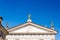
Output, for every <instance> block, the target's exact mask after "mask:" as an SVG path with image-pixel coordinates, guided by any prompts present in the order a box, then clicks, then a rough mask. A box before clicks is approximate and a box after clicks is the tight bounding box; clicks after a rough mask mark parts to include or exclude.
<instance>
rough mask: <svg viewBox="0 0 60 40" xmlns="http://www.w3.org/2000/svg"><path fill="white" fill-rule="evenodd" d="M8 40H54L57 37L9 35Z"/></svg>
mask: <svg viewBox="0 0 60 40" xmlns="http://www.w3.org/2000/svg"><path fill="white" fill-rule="evenodd" d="M6 39H7V40H52V39H55V35H7V36H6Z"/></svg>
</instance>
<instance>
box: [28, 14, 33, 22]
mask: <svg viewBox="0 0 60 40" xmlns="http://www.w3.org/2000/svg"><path fill="white" fill-rule="evenodd" d="M27 22H32V20H31V15H30V14H28V20H27Z"/></svg>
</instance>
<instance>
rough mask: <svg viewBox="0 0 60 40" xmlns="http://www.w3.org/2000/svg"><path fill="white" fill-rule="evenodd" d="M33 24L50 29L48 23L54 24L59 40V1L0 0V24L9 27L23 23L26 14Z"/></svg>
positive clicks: (58, 39) (26, 17) (59, 39)
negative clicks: (0, 20) (1, 20)
mask: <svg viewBox="0 0 60 40" xmlns="http://www.w3.org/2000/svg"><path fill="white" fill-rule="evenodd" d="M29 13H30V14H31V19H32V21H33V22H34V23H36V24H39V25H44V26H46V25H47V27H48V28H50V22H51V21H53V22H54V28H55V30H58V33H57V35H56V40H60V0H0V16H2V17H3V19H4V20H3V22H2V24H3V25H4V27H6V22H8V23H9V27H10V28H11V27H14V26H16V25H19V24H22V23H25V22H26V20H27V19H28V14H29Z"/></svg>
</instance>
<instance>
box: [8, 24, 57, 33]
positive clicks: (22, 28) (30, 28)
mask: <svg viewBox="0 0 60 40" xmlns="http://www.w3.org/2000/svg"><path fill="white" fill-rule="evenodd" d="M8 31H9V33H16V34H17V33H39V34H40V33H41V34H42V33H45V34H46V33H56V31H54V30H51V29H48V28H45V27H43V26H40V25H37V24H34V23H25V24H22V25H18V26H16V27H14V28H11V29H9V30H8Z"/></svg>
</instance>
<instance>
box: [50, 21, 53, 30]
mask: <svg viewBox="0 0 60 40" xmlns="http://www.w3.org/2000/svg"><path fill="white" fill-rule="evenodd" d="M50 25H51V29H54V24H53V21H52V22H51V24H50Z"/></svg>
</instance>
